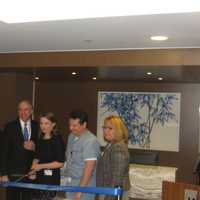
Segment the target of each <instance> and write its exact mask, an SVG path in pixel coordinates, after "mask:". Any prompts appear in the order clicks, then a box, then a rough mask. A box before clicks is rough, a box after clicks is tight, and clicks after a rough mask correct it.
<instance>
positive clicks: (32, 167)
mask: <svg viewBox="0 0 200 200" xmlns="http://www.w3.org/2000/svg"><path fill="white" fill-rule="evenodd" d="M41 169H42V168H41V165H40V164H38V163H33V164H32V166H31V171H35V172H38V171H40V170H41Z"/></svg>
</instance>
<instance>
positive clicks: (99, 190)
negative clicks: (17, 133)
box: [0, 182, 123, 196]
mask: <svg viewBox="0 0 200 200" xmlns="http://www.w3.org/2000/svg"><path fill="white" fill-rule="evenodd" d="M0 186H2V187H17V188H28V189H38V190H49V191H59V192H83V193H91V194H103V195H112V196H118V195H122V193H123V191H122V189H121V188H104V187H78V186H58V185H44V184H32V183H16V182H3V183H0Z"/></svg>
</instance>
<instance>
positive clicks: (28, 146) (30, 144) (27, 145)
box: [24, 140, 35, 151]
mask: <svg viewBox="0 0 200 200" xmlns="http://www.w3.org/2000/svg"><path fill="white" fill-rule="evenodd" d="M24 148H25V149H26V150H29V151H35V143H34V142H33V141H32V140H29V141H25V142H24Z"/></svg>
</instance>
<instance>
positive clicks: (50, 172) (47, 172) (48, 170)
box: [44, 169, 53, 176]
mask: <svg viewBox="0 0 200 200" xmlns="http://www.w3.org/2000/svg"><path fill="white" fill-rule="evenodd" d="M52 174H53V172H52V170H50V169H45V170H44V175H45V176H52Z"/></svg>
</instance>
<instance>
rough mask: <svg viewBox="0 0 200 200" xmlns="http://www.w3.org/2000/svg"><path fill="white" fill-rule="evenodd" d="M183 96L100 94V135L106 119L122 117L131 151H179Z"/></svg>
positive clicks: (132, 93) (163, 94)
mask: <svg viewBox="0 0 200 200" xmlns="http://www.w3.org/2000/svg"><path fill="white" fill-rule="evenodd" d="M180 96H181V95H180V93H139V92H99V93H98V124H97V135H98V137H99V139H100V143H101V144H102V145H105V141H104V140H103V134H102V128H101V127H102V126H103V121H104V119H105V118H106V117H107V116H109V115H118V116H120V117H121V118H122V119H123V121H124V123H125V125H126V127H127V129H128V134H129V141H128V143H129V147H130V148H140V149H151V150H166V151H178V150H179V118H180Z"/></svg>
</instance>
